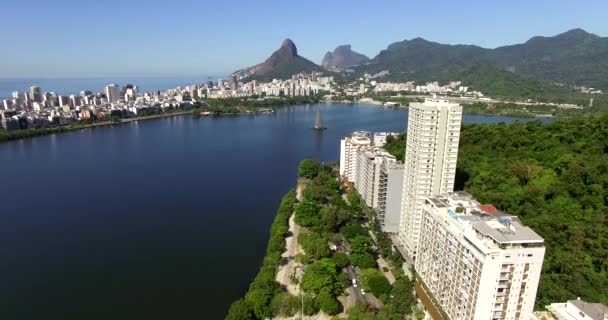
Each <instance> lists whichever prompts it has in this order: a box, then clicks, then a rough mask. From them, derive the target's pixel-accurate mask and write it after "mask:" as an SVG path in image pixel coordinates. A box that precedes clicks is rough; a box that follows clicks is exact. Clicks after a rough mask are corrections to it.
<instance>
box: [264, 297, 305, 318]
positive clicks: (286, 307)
mask: <svg viewBox="0 0 608 320" xmlns="http://www.w3.org/2000/svg"><path fill="white" fill-rule="evenodd" d="M300 306H301V302H300V299H299V298H298V297H296V296H292V295H291V294H289V293H288V292H281V293H279V294H277V295H276V296H275V297H274V298H273V299H272V302H271V303H270V307H271V309H272V313H273V314H274V315H275V316H282V317H291V316H293V315H294V314H296V313H297V312H298V310H300Z"/></svg>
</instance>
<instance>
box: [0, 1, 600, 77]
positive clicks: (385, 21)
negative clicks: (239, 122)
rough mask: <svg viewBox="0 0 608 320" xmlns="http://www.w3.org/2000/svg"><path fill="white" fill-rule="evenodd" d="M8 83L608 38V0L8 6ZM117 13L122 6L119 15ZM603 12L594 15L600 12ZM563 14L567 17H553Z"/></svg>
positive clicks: (4, 32)
mask: <svg viewBox="0 0 608 320" xmlns="http://www.w3.org/2000/svg"><path fill="white" fill-rule="evenodd" d="M3 8H4V9H5V12H13V13H19V12H34V13H35V12H37V11H38V12H44V14H36V15H35V19H27V20H24V15H23V14H11V15H6V16H5V17H4V23H5V25H6V26H16V27H10V28H2V29H0V37H2V39H3V40H4V43H5V50H1V51H0V77H2V78H12V77H19V78H27V77H105V76H116V77H125V76H126V77H131V76H182V75H195V74H196V75H220V74H228V73H230V72H233V71H235V70H237V69H240V68H243V67H247V66H251V65H254V64H257V63H260V62H262V61H264V59H266V58H267V57H268V55H270V54H271V53H272V52H273V51H274V50H276V49H277V48H278V47H279V46H280V45H281V42H282V41H283V40H284V39H285V38H290V39H292V40H293V41H294V42H295V44H296V45H297V47H298V53H299V54H300V55H301V56H303V57H306V58H308V59H310V60H312V61H314V62H315V63H320V62H321V60H322V58H323V55H324V54H325V52H327V51H330V50H333V49H334V48H335V47H336V46H338V45H341V44H351V45H352V48H353V50H355V51H357V52H359V53H363V54H365V55H367V56H368V57H370V58H373V57H374V56H375V55H376V54H378V52H380V51H381V50H383V49H385V48H386V47H387V46H388V45H389V44H391V43H394V42H397V41H401V40H404V39H413V38H417V37H421V38H424V39H427V40H429V41H434V42H440V43H448V44H474V45H478V46H481V47H485V48H495V47H499V46H504V45H511V44H517V43H522V42H525V41H527V40H528V39H529V38H531V37H533V36H554V35H557V34H559V33H563V32H566V31H568V30H570V29H575V28H582V29H584V30H586V31H587V32H590V33H593V34H596V35H598V36H606V35H608V25H606V24H605V23H604V22H603V21H604V20H603V19H604V17H603V15H604V13H605V12H606V11H608V3H607V2H605V1H598V0H588V1H579V2H576V3H574V2H572V3H570V2H568V3H566V2H562V3H560V4H559V6H557V5H555V4H554V2H552V1H549V0H540V1H535V2H534V3H528V2H524V1H519V0H517V1H511V2H509V3H486V2H484V1H481V0H472V1H466V2H465V3H463V2H459V3H451V2H448V1H437V2H436V3H435V5H434V6H433V8H432V10H431V9H430V8H429V6H428V4H424V3H395V2H392V1H384V2H383V3H381V4H380V3H378V2H374V3H373V4H372V3H370V4H368V5H366V6H360V5H358V6H355V5H353V4H352V3H351V2H347V1H334V2H321V1H318V0H315V1H310V2H308V5H307V6H301V5H296V4H293V3H284V2H279V1H275V0H270V1H265V2H263V3H259V2H255V3H251V2H248V1H245V0H235V1H230V2H208V1H204V2H203V3H200V2H195V1H184V2H180V3H179V6H174V7H167V6H163V5H162V3H161V2H159V1H145V2H144V1H131V2H128V3H126V2H120V1H115V0H111V1H106V2H104V3H100V2H90V3H87V4H86V5H82V3H81V2H77V1H75V0H60V1H53V3H52V5H48V3H45V2H43V1H36V0H25V1H23V0H22V1H17V0H7V1H5V3H4V4H3ZM110 8H112V9H114V10H109V9H110ZM590 9H593V10H590ZM551 17H560V19H551Z"/></svg>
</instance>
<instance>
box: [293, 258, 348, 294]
mask: <svg viewBox="0 0 608 320" xmlns="http://www.w3.org/2000/svg"><path fill="white" fill-rule="evenodd" d="M338 272H339V270H338V266H336V264H335V263H334V262H333V261H332V260H331V259H327V258H324V259H321V260H319V261H316V262H314V263H313V264H311V265H308V266H307V268H306V272H305V273H304V276H303V277H302V282H301V285H302V289H303V290H304V292H306V293H314V294H319V293H320V292H327V293H331V294H332V295H334V296H337V295H339V294H341V293H342V290H343V289H344V288H343V286H342V283H341V281H340V278H339V276H338Z"/></svg>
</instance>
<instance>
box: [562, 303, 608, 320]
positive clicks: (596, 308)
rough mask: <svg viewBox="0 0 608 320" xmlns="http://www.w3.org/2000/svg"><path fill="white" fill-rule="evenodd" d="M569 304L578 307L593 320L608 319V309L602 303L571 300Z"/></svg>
mask: <svg viewBox="0 0 608 320" xmlns="http://www.w3.org/2000/svg"><path fill="white" fill-rule="evenodd" d="M568 302H569V303H571V304H573V305H574V306H576V307H577V308H578V309H579V310H581V311H582V312H584V313H585V314H586V315H588V316H589V317H590V318H591V319H593V320H604V319H607V318H608V307H607V306H605V305H603V304H601V303H589V302H585V301H583V300H569V301H568Z"/></svg>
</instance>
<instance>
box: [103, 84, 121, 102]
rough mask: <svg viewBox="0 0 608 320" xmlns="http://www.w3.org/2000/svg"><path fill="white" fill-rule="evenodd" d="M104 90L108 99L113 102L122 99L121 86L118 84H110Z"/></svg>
mask: <svg viewBox="0 0 608 320" xmlns="http://www.w3.org/2000/svg"><path fill="white" fill-rule="evenodd" d="M104 92H105V94H106V98H107V99H108V102H110V103H113V102H118V100H120V87H119V86H118V85H116V84H110V85H107V86H106V87H105V88H104Z"/></svg>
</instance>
